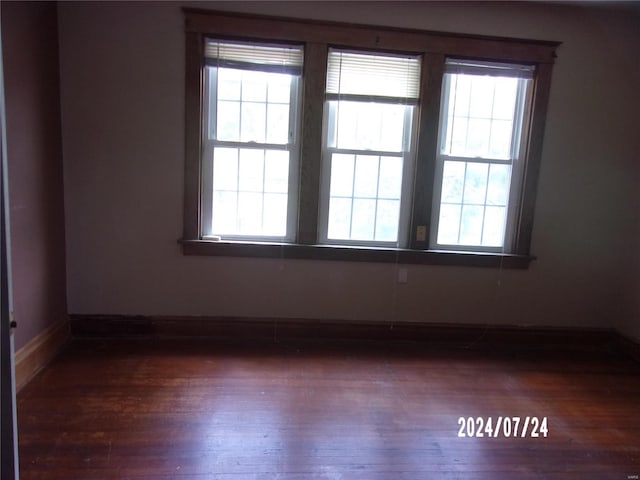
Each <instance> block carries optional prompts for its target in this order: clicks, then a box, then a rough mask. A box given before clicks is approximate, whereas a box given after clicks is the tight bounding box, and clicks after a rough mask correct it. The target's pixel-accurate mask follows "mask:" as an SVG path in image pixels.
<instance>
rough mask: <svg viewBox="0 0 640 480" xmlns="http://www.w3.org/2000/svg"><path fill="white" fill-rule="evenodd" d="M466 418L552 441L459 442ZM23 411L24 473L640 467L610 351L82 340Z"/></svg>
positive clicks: (420, 472)
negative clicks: (501, 421)
mask: <svg viewBox="0 0 640 480" xmlns="http://www.w3.org/2000/svg"><path fill="white" fill-rule="evenodd" d="M461 416H462V417H465V418H466V417H474V418H475V417H483V418H488V417H491V418H492V419H493V422H496V420H497V418H498V417H499V416H503V417H505V416H510V417H512V416H520V417H523V419H524V417H526V416H531V417H538V418H542V417H546V418H547V426H548V436H547V437H546V438H544V437H543V436H542V434H541V436H540V437H538V438H532V437H531V436H530V435H529V433H527V435H526V437H525V438H522V437H521V436H520V435H519V436H518V438H513V437H512V438H504V430H503V431H502V433H501V435H500V436H499V437H498V438H488V437H487V436H485V437H482V438H476V437H474V438H459V437H458V431H459V425H458V418H459V417H461ZM18 417H19V418H18V431H19V448H20V470H21V478H22V479H23V480H29V479H65V480H71V479H82V480H89V479H116V478H117V479H136V480H139V479H180V480H187V479H189V480H200V479H220V480H239V479H282V480H293V479H296V480H302V479H332V480H335V479H353V480H382V479H385V480H387V479H389V480H391V479H393V480H396V479H406V480H418V479H492V480H496V479H497V480H500V479H509V480H511V479H581V480H582V479H598V480H600V479H615V480H628V479H634V478H638V475H640V364H638V363H636V362H634V361H633V360H630V359H629V358H626V357H622V356H617V355H615V354H612V353H606V352H600V353H594V352H582V353H576V352H571V353H564V354H563V353H559V352H550V351H535V352H534V351H529V352H517V351H512V352H507V351H502V352H499V353H496V352H490V351H487V350H463V349H436V348H434V347H428V348H427V347H425V346H419V345H411V344H393V345H388V344H383V343H339V342H333V343H327V342H325V343H322V344H313V343H300V342H298V343H296V344H294V343H284V344H272V345H249V344H243V345H221V344H220V343H216V344H208V343H207V342H206V341H187V340H179V341H172V340H123V339H119V340H74V341H73V342H72V343H71V344H70V345H69V346H68V347H67V348H66V350H65V351H64V352H63V353H62V354H61V355H60V356H59V357H58V358H57V359H56V360H55V361H54V362H53V363H52V364H51V365H50V366H49V367H48V368H47V369H46V370H44V371H43V372H41V373H40V374H39V375H38V376H37V377H36V378H35V379H34V380H33V381H32V382H31V383H30V384H29V385H27V386H26V387H25V388H24V389H23V390H22V391H21V392H20V394H19V398H18ZM523 421H524V420H523ZM494 426H495V424H494ZM520 428H522V425H521V426H520Z"/></svg>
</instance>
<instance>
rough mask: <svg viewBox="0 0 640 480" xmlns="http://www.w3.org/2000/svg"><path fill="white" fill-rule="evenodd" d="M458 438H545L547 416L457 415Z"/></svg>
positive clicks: (547, 431)
mask: <svg viewBox="0 0 640 480" xmlns="http://www.w3.org/2000/svg"><path fill="white" fill-rule="evenodd" d="M458 427H459V429H458V437H460V438H465V437H466V438H469V437H476V438H482V437H487V438H498V437H503V438H525V437H531V438H540V437H541V438H547V435H548V434H549V426H548V424H547V417H542V418H538V417H529V416H527V417H502V416H500V417H497V418H493V417H487V418H485V417H458Z"/></svg>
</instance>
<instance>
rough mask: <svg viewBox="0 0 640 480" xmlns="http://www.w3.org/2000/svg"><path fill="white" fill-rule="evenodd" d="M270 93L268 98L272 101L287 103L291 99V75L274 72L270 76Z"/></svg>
mask: <svg viewBox="0 0 640 480" xmlns="http://www.w3.org/2000/svg"><path fill="white" fill-rule="evenodd" d="M268 85H269V86H268V92H269V95H268V97H267V100H268V101H269V102H270V103H286V104H287V105H288V104H289V102H290V100H291V77H290V76H289V75H282V74H277V73H273V74H271V75H270V76H269V84H268Z"/></svg>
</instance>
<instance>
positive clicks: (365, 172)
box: [320, 49, 420, 246]
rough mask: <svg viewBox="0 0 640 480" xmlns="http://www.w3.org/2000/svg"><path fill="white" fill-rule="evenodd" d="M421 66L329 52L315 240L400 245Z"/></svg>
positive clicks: (391, 58) (410, 60) (403, 59)
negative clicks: (317, 238)
mask: <svg viewBox="0 0 640 480" xmlns="http://www.w3.org/2000/svg"><path fill="white" fill-rule="evenodd" d="M419 79H420V59H419V58H418V57H415V56H412V57H407V56H389V55H384V56H382V55H376V54H372V53H363V52H348V51H341V50H335V49H330V50H329V54H328V65H327V94H326V99H327V101H326V104H325V140H324V155H323V167H324V169H323V172H324V175H323V180H324V182H323V190H322V203H321V216H320V218H321V220H320V222H321V224H322V228H321V229H320V231H321V234H320V237H321V238H320V239H321V241H322V242H324V243H346V244H359V245H389V246H398V245H399V244H402V245H404V244H405V243H406V233H407V232H406V230H407V229H406V226H407V223H408V219H409V215H408V211H409V209H410V198H409V191H410V188H411V185H410V179H411V175H410V173H411V171H412V168H411V162H412V160H413V159H412V157H411V153H412V152H411V146H412V144H413V142H412V140H413V128H412V126H413V124H414V113H415V105H416V104H417V100H418V93H419V84H420V83H419Z"/></svg>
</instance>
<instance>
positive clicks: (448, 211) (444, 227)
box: [438, 203, 462, 245]
mask: <svg viewBox="0 0 640 480" xmlns="http://www.w3.org/2000/svg"><path fill="white" fill-rule="evenodd" d="M461 208H462V207H461V206H460V205H448V204H446V203H443V204H442V205H441V206H440V219H439V221H438V243H440V244H443V245H457V244H458V231H459V228H460V212H461Z"/></svg>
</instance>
